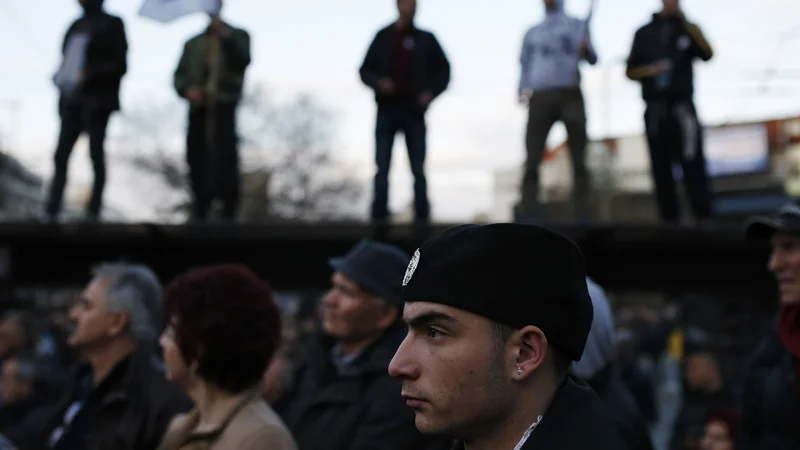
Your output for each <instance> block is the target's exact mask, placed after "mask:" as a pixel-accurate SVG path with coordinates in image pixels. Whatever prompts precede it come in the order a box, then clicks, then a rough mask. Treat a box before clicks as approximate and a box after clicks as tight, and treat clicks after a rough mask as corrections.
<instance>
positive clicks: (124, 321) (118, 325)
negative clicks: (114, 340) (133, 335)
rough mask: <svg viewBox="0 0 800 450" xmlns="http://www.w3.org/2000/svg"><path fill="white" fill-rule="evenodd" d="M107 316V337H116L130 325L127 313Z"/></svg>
mask: <svg viewBox="0 0 800 450" xmlns="http://www.w3.org/2000/svg"><path fill="white" fill-rule="evenodd" d="M108 314H109V316H110V317H109V327H108V331H107V333H108V336H109V337H117V336H119V335H121V334H122V333H124V332H125V330H126V329H127V328H128V324H129V323H130V320H129V317H128V313H127V312H118V313H108Z"/></svg>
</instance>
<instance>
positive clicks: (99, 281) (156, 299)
mask: <svg viewBox="0 0 800 450" xmlns="http://www.w3.org/2000/svg"><path fill="white" fill-rule="evenodd" d="M93 275H94V277H93V278H92V280H91V281H90V282H89V285H88V286H87V287H86V289H84V291H83V292H82V293H81V295H80V296H79V297H78V299H77V301H76V302H75V304H74V305H73V306H72V307H71V308H70V311H69V315H70V319H71V320H72V323H73V329H72V332H71V333H70V335H69V337H68V343H69V345H70V346H71V347H73V348H75V349H78V350H80V351H81V352H85V353H91V352H94V351H96V350H98V349H103V348H106V347H107V346H109V345H115V344H118V343H121V344H124V345H123V346H129V345H130V344H133V345H136V344H137V343H148V344H149V343H154V342H155V339H156V338H157V337H158V332H159V331H160V328H161V323H162V321H161V293H162V288H161V283H160V282H159V281H158V278H157V277H156V275H155V274H154V273H153V271H152V270H150V269H149V268H148V267H145V266H141V265H135V264H126V263H106V264H101V265H99V266H98V267H96V268H95V269H94V270H93Z"/></svg>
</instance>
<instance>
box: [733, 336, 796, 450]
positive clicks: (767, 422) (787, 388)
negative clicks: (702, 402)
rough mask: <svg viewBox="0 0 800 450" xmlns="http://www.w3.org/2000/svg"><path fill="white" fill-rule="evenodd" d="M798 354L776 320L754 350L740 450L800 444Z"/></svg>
mask: <svg viewBox="0 0 800 450" xmlns="http://www.w3.org/2000/svg"><path fill="white" fill-rule="evenodd" d="M795 364H796V358H795V357H794V355H792V354H791V353H789V351H788V350H786V348H785V347H784V346H783V342H781V339H780V336H779V334H778V330H777V324H776V325H774V326H772V327H770V329H769V332H768V333H767V335H766V336H765V337H764V338H763V339H762V341H761V342H760V343H759V345H758V347H757V348H756V351H755V353H754V354H753V357H752V360H751V363H750V368H749V370H748V371H747V376H746V378H745V385H744V392H743V393H742V421H741V423H742V425H741V429H742V436H741V442H740V447H739V448H740V449H741V450H790V449H791V450H795V449H798V448H800V426H798V424H800V394H798V392H797V388H796V387H795V377H796V376H797V375H798V374H796V373H795Z"/></svg>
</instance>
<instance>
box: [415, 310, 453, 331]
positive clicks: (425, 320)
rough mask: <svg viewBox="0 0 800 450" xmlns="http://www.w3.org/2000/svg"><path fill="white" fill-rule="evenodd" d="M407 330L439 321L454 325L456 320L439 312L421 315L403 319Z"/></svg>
mask: <svg viewBox="0 0 800 450" xmlns="http://www.w3.org/2000/svg"><path fill="white" fill-rule="evenodd" d="M403 320H404V321H405V322H406V324H407V325H408V327H409V328H421V327H424V326H425V325H428V324H430V323H431V322H436V321H441V322H448V323H456V319H454V318H453V317H452V316H449V315H447V314H445V313H441V312H429V313H423V314H420V315H418V316H414V317H409V318H403Z"/></svg>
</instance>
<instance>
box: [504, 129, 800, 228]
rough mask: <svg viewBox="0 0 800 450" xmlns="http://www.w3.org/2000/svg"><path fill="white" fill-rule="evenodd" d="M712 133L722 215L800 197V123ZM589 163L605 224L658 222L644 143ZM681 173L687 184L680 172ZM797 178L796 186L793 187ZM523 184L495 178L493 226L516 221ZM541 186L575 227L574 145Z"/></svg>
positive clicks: (552, 160) (609, 144)
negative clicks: (791, 193)
mask: <svg viewBox="0 0 800 450" xmlns="http://www.w3.org/2000/svg"><path fill="white" fill-rule="evenodd" d="M704 132H705V144H704V145H705V147H704V148H705V154H706V159H707V164H708V170H709V173H710V174H711V176H712V180H713V188H714V190H715V192H716V195H717V201H716V208H717V210H718V211H717V212H718V214H722V215H728V214H731V215H735V214H747V213H750V212H761V211H762V210H771V209H774V207H775V205H779V204H781V203H782V202H783V201H785V199H786V194H785V189H784V184H787V185H788V186H792V187H794V188H795V189H797V191H798V192H799V193H800V118H789V119H778V120H770V121H764V122H751V123H736V124H725V125H719V126H712V127H706V128H705V130H704ZM587 158H588V160H587V165H588V166H589V170H590V171H591V173H592V179H593V184H594V193H595V202H594V204H595V217H598V218H600V220H602V221H610V220H614V221H620V220H621V221H628V220H636V221H640V220H646V221H656V220H657V215H656V210H655V204H654V199H653V198H652V190H653V182H652V178H651V175H650V155H649V151H648V147H647V139H646V137H645V136H644V135H631V136H622V137H618V138H612V139H606V140H605V141H593V142H591V143H590V144H589V145H588V147H587ZM790 169H791V170H793V172H791V173H790ZM675 173H676V179H680V176H681V174H680V169H679V168H678V167H677V166H676V170H675ZM791 176H794V179H793V180H792V182H791V183H787V182H786V181H785V180H787V178H790V177H791ZM521 177H522V168H520V167H514V168H508V169H504V170H500V171H497V172H496V173H495V175H494V189H493V190H494V192H493V196H494V208H493V211H492V219H493V220H498V221H508V220H511V219H512V210H513V207H514V204H515V203H516V202H517V201H518V198H519V185H520V181H521ZM540 180H541V184H542V186H541V191H540V192H541V194H540V195H541V198H540V200H541V201H542V203H544V204H545V205H546V207H547V208H548V210H559V211H555V214H553V215H554V216H555V217H558V219H557V220H561V219H562V218H563V219H564V220H569V219H567V218H565V217H562V214H561V211H560V210H568V209H569V208H561V205H562V204H564V203H568V202H569V198H570V194H571V190H572V168H571V161H570V158H569V152H568V149H567V144H566V142H565V143H562V144H560V145H558V146H556V147H554V148H552V149H550V150H549V151H548V153H547V156H546V158H545V161H544V162H543V164H542V165H541V167H540ZM678 184H679V189H681V188H682V186H680V183H678ZM684 203H685V202H684Z"/></svg>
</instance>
